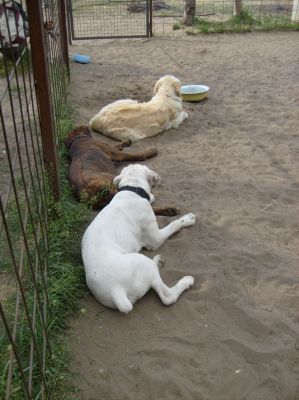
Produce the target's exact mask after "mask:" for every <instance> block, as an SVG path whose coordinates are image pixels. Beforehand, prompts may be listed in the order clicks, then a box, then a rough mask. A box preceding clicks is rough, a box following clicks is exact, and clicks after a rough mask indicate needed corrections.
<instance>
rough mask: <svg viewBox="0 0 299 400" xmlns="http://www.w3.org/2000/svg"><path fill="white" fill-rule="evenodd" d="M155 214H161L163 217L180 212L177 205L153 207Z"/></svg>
mask: <svg viewBox="0 0 299 400" xmlns="http://www.w3.org/2000/svg"><path fill="white" fill-rule="evenodd" d="M153 210H154V213H155V215H162V216H164V217H175V216H176V215H179V214H180V209H179V208H178V207H153Z"/></svg>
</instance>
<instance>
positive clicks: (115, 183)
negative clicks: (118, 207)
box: [113, 175, 121, 188]
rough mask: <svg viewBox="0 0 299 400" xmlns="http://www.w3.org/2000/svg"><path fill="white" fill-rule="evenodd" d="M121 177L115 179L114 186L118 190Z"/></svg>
mask: <svg viewBox="0 0 299 400" xmlns="http://www.w3.org/2000/svg"><path fill="white" fill-rule="evenodd" d="M120 179H121V176H120V175H117V176H116V177H115V178H114V179H113V185H114V186H116V187H117V188H118V184H119V182H120Z"/></svg>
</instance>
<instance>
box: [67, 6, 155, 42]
mask: <svg viewBox="0 0 299 400" xmlns="http://www.w3.org/2000/svg"><path fill="white" fill-rule="evenodd" d="M68 12H69V18H70V29H71V32H72V37H73V39H95V38H109V37H146V36H147V35H148V30H149V26H148V24H149V0H138V1H137V0H132V1H131V0H96V1H90V0H68Z"/></svg>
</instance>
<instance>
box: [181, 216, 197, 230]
mask: <svg viewBox="0 0 299 400" xmlns="http://www.w3.org/2000/svg"><path fill="white" fill-rule="evenodd" d="M180 221H181V223H182V225H183V227H186V226H191V225H194V224H195V222H196V215H195V214H193V213H189V214H185V215H183V216H182V218H180Z"/></svg>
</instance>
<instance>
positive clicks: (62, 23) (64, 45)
mask: <svg viewBox="0 0 299 400" xmlns="http://www.w3.org/2000/svg"><path fill="white" fill-rule="evenodd" d="M58 6H59V32H60V40H61V52H62V57H63V61H64V63H65V66H66V69H67V74H68V78H70V63H69V51H68V39H67V27H66V12H65V0H59V1H58Z"/></svg>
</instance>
